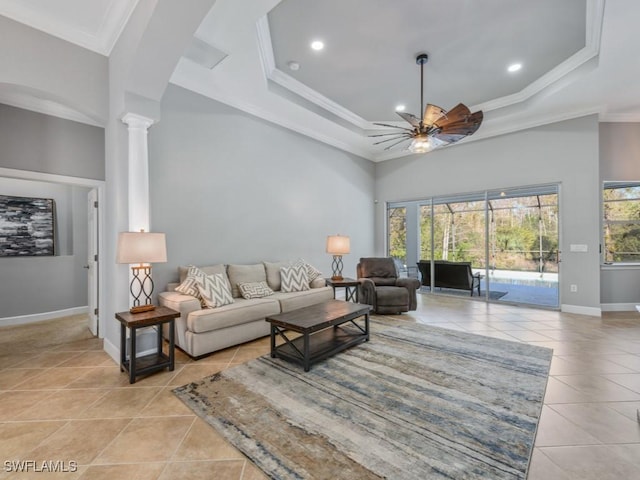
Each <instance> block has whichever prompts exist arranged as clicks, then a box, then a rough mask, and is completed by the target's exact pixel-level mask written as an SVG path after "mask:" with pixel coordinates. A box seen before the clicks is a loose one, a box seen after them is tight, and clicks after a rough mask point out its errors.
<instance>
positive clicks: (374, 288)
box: [357, 257, 420, 314]
mask: <svg viewBox="0 0 640 480" xmlns="http://www.w3.org/2000/svg"><path fill="white" fill-rule="evenodd" d="M357 273H358V283H359V285H358V298H359V301H360V302H361V303H366V304H368V305H372V306H373V310H374V312H375V313H381V314H393V313H402V312H408V311H410V310H415V309H416V306H417V297H416V290H418V288H420V281H419V280H418V279H417V278H398V272H397V271H396V266H395V264H394V262H393V259H392V258H376V257H372V258H361V259H360V263H358V266H357Z"/></svg>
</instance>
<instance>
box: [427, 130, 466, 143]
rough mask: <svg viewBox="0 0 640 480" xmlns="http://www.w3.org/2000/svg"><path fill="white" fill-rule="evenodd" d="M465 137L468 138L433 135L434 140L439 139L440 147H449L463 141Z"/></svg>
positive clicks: (443, 134) (444, 134)
mask: <svg viewBox="0 0 640 480" xmlns="http://www.w3.org/2000/svg"><path fill="white" fill-rule="evenodd" d="M464 137H468V135H458V134H448V133H437V134H435V135H433V137H432V138H434V139H437V140H438V141H439V142H440V145H449V144H450V143H456V142H457V141H458V140H462V139H463V138H464Z"/></svg>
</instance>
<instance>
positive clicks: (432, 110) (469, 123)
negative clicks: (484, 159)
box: [370, 53, 483, 153]
mask: <svg viewBox="0 0 640 480" xmlns="http://www.w3.org/2000/svg"><path fill="white" fill-rule="evenodd" d="M428 60H429V56H428V55H427V54H426V53H421V54H420V55H418V56H417V57H416V64H418V65H420V110H421V111H422V112H423V113H422V116H421V117H420V118H418V117H416V116H415V115H412V114H411V113H405V112H396V113H397V114H398V115H400V116H401V117H402V118H403V119H404V120H406V121H407V122H409V124H410V125H411V127H412V128H406V127H398V126H396V125H389V124H386V123H374V125H380V126H381V127H391V128H396V129H398V130H399V131H396V132H393V133H381V134H376V135H370V137H387V136H391V138H387V139H385V140H380V141H378V142H376V143H374V145H379V144H381V143H387V142H392V141H393V140H397V142H395V143H392V144H390V145H388V146H387V147H385V150H389V149H390V148H392V147H394V146H396V145H399V144H401V143H402V142H406V141H409V140H411V144H410V145H409V146H408V149H409V150H410V151H411V152H413V153H426V152H430V151H431V150H434V149H436V148H439V147H442V146H444V145H449V144H451V143H455V142H457V141H458V140H461V139H463V138H464V137H468V136H469V135H473V134H474V133H475V132H476V130H478V128H480V124H481V123H482V119H483V115H482V111H478V112H475V113H471V111H470V110H469V108H468V107H467V106H466V105H464V104H462V103H459V104H458V105H456V106H455V107H453V108H452V109H451V110H449V111H448V112H447V111H446V110H444V109H443V108H440V107H438V106H437V105H432V104H430V103H428V104H427V106H426V108H424V110H423V108H422V107H423V106H424V64H425V63H427V61H428Z"/></svg>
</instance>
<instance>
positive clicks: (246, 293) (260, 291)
mask: <svg viewBox="0 0 640 480" xmlns="http://www.w3.org/2000/svg"><path fill="white" fill-rule="evenodd" d="M238 290H240V294H241V295H242V298H246V299H250V298H262V297H268V296H269V295H273V290H271V289H270V288H269V285H267V282H243V283H239V284H238Z"/></svg>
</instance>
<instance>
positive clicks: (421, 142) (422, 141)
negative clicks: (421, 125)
mask: <svg viewBox="0 0 640 480" xmlns="http://www.w3.org/2000/svg"><path fill="white" fill-rule="evenodd" d="M432 147H433V145H431V141H430V140H429V136H428V135H426V134H425V135H416V136H415V137H414V138H413V140H412V141H411V145H409V151H410V152H411V153H427V152H428V151H430V150H431V148H432Z"/></svg>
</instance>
